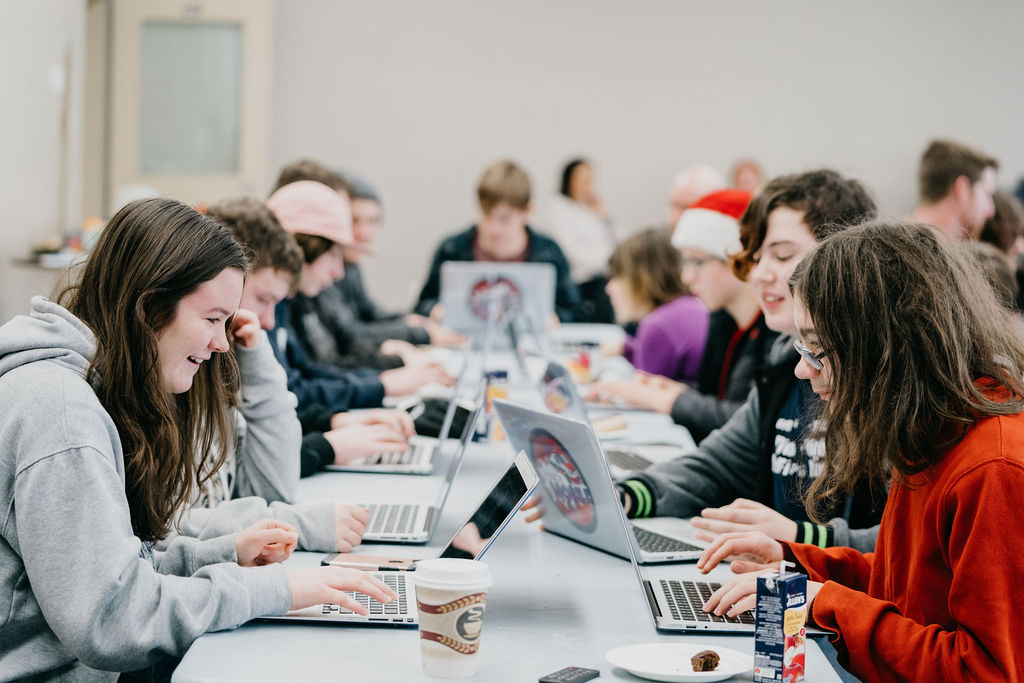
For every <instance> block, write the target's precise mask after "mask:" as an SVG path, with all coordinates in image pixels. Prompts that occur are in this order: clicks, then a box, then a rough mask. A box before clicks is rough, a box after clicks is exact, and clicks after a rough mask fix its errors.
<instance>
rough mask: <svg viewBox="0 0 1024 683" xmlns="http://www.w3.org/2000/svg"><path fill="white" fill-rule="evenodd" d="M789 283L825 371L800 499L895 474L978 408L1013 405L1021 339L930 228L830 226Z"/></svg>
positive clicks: (919, 460)
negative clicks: (825, 387)
mask: <svg viewBox="0 0 1024 683" xmlns="http://www.w3.org/2000/svg"><path fill="white" fill-rule="evenodd" d="M790 286H791V289H792V291H793V294H794V296H795V297H796V298H797V299H798V300H799V302H800V303H801V304H802V305H803V306H804V307H806V309H807V312H808V314H809V316H810V319H811V321H813V325H814V332H815V333H816V334H817V336H818V339H819V342H820V345H821V348H822V349H823V350H825V351H828V352H829V356H828V361H827V362H829V363H830V365H831V369H832V373H833V382H832V387H831V391H832V393H831V398H830V400H829V401H827V402H825V405H824V407H823V411H824V412H823V417H824V419H825V422H826V424H827V427H826V428H825V444H826V448H825V453H826V455H825V471H824V473H823V474H822V476H820V477H818V479H817V480H815V482H814V483H813V484H812V485H811V487H810V488H809V490H808V492H807V503H808V505H807V509H808V510H816V509H818V504H819V503H820V502H821V501H823V500H825V499H829V498H831V497H833V496H835V495H837V494H839V493H843V492H846V491H850V490H852V488H853V486H854V485H855V483H856V482H857V481H858V480H861V479H867V480H868V481H880V480H883V479H884V478H885V476H886V475H888V474H889V473H890V472H894V473H895V479H894V483H895V482H899V481H906V480H907V478H909V477H911V476H913V475H915V474H919V473H922V472H925V471H926V470H927V469H928V468H930V467H931V466H932V465H934V464H935V463H937V462H938V461H940V460H941V459H942V457H943V456H944V454H945V452H946V451H947V449H949V448H950V447H952V446H954V445H955V444H956V443H958V442H959V441H960V440H961V439H963V437H964V436H965V435H966V434H967V431H968V430H969V429H970V428H971V426H972V425H973V424H975V423H976V422H978V421H979V420H981V419H982V418H984V417H987V416H993V415H1012V414H1015V413H1019V412H1021V411H1022V410H1024V385H1022V379H1021V378H1022V375H1024V344H1022V342H1021V340H1020V338H1019V336H1018V333H1017V332H1016V331H1015V330H1012V329H1010V328H1009V327H1008V326H1007V325H1006V322H1005V313H1004V312H1003V310H1002V309H1001V308H1000V305H999V303H998V302H997V301H996V298H995V295H994V293H993V291H992V288H991V287H990V286H989V284H988V282H987V281H986V280H985V277H984V275H982V273H981V271H980V269H979V268H978V266H977V264H976V263H975V261H974V260H973V259H972V258H971V257H970V255H969V254H968V253H967V252H966V251H965V250H963V249H960V248H958V247H957V245H955V244H953V243H951V242H949V241H948V240H945V239H943V238H942V237H941V236H938V235H937V234H936V232H935V230H934V229H933V228H931V227H929V226H926V225H923V224H917V223H901V222H890V221H872V222H870V223H866V224H864V225H862V226H857V227H854V228H851V229H848V230H845V231H843V232H840V233H837V234H835V235H834V236H832V237H829V238H827V239H826V240H824V241H822V242H821V244H819V245H818V246H817V247H815V248H814V249H813V250H812V251H810V252H809V253H808V254H807V255H806V256H805V257H804V258H803V260H802V261H801V262H800V265H799V266H797V269H796V271H795V272H794V274H793V278H792V280H791V284H790ZM979 380H982V381H981V382H979ZM989 382H991V383H994V385H992V384H988V383H989Z"/></svg>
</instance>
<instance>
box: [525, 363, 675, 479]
mask: <svg viewBox="0 0 1024 683" xmlns="http://www.w3.org/2000/svg"><path fill="white" fill-rule="evenodd" d="M540 394H541V398H542V399H543V400H544V405H545V406H547V408H548V410H550V411H551V412H553V413H556V414H558V415H564V416H566V417H570V418H572V419H574V420H580V421H582V422H590V423H591V424H592V425H593V427H594V429H595V430H596V431H597V433H598V435H599V436H600V437H601V438H603V439H605V438H608V437H609V436H611V434H612V433H613V432H614V431H615V430H614V429H613V428H614V427H617V426H619V424H621V423H618V424H617V423H616V422H615V421H613V419H612V418H614V417H616V416H614V415H612V416H606V417H598V418H596V419H594V420H591V418H590V414H589V413H588V411H587V408H586V405H585V404H584V402H583V399H582V398H581V397H580V395H579V392H578V391H577V390H576V383H575V382H574V381H573V379H572V375H570V374H569V370H568V369H567V368H566V367H565V366H564V365H562V364H561V363H559V362H557V361H551V362H550V363H548V366H547V369H545V370H544V374H543V376H542V377H541V380H540ZM605 407H606V408H611V407H612V406H605ZM618 417H619V418H621V416H618ZM620 429H624V427H620ZM686 452H687V449H685V448H683V447H681V446H676V445H672V444H617V445H614V446H608V447H607V448H605V449H604V454H605V456H606V457H607V458H608V464H609V466H611V468H612V470H613V472H614V473H615V474H616V476H620V475H622V474H625V473H626V472H629V471H633V470H644V469H647V468H648V467H650V466H651V465H654V464H655V463H659V462H666V461H668V460H672V459H673V458H677V457H679V456H680V455H683V454H684V453H686Z"/></svg>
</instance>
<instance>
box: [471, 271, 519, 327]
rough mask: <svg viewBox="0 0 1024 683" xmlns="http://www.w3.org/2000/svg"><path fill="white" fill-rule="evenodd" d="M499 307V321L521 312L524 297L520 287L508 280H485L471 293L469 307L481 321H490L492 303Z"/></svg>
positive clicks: (503, 278) (502, 278) (475, 286)
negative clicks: (489, 313)
mask: <svg viewBox="0 0 1024 683" xmlns="http://www.w3.org/2000/svg"><path fill="white" fill-rule="evenodd" d="M492 301H493V302H495V305H496V306H497V313H498V318H497V319H498V321H501V320H503V319H504V318H505V316H510V315H512V314H514V313H516V312H518V311H519V306H520V303H521V301H522V296H521V295H520V293H519V287H517V286H516V283H514V282H512V281H511V280H509V279H508V278H505V277H498V278H483V279H481V280H479V281H478V282H477V283H476V284H475V285H473V288H472V289H470V291H469V306H470V308H471V309H472V311H473V314H474V315H475V316H476V317H478V318H480V319H481V320H487V319H488V312H489V311H490V307H491V302H492Z"/></svg>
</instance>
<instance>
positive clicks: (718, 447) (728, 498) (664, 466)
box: [627, 387, 761, 517]
mask: <svg viewBox="0 0 1024 683" xmlns="http://www.w3.org/2000/svg"><path fill="white" fill-rule="evenodd" d="M756 392H757V389H756V387H755V388H754V389H751V391H750V394H749V395H748V397H747V401H746V403H744V404H743V406H742V407H741V408H740V409H739V410H737V411H736V412H735V413H734V414H733V416H732V417H731V418H729V421H728V422H726V423H725V424H724V425H723V426H722V428H721V429H718V430H716V431H714V432H712V433H711V434H710V435H709V436H708V437H707V438H706V439H704V441H702V442H701V444H700V446H699V447H698V448H697V450H695V451H693V452H691V453H687V454H686V455H681V456H679V457H678V458H675V459H673V460H670V461H668V462H664V463H659V464H657V465H654V466H652V467H650V468H648V469H646V470H644V471H642V472H637V473H633V474H632V475H631V476H629V477H627V479H632V480H637V481H639V482H641V483H642V484H644V485H645V486H646V487H647V488H648V489H649V490H650V492H651V494H652V495H653V497H654V506H653V514H656V515H658V516H662V517H665V516H672V517H692V516H694V515H697V514H700V511H701V510H703V509H704V508H706V507H719V506H721V505H727V504H729V503H731V502H732V501H733V500H735V499H736V498H738V497H740V496H744V497H752V496H754V495H755V493H756V491H757V487H758V484H757V479H758V474H759V471H760V470H759V462H758V423H759V421H760V412H761V411H760V408H759V406H758V402H757V393H756Z"/></svg>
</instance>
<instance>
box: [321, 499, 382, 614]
mask: <svg viewBox="0 0 1024 683" xmlns="http://www.w3.org/2000/svg"><path fill="white" fill-rule="evenodd" d="M369 522H370V511H369V510H367V509H366V508H361V507H356V506H355V505H349V504H347V503H335V504H334V543H335V547H336V549H337V551H338V552H339V553H347V552H348V551H350V550H352V548H354V547H356V546H357V545H359V542H360V541H362V540H363V534H364V533H366V525H367V524H369ZM321 602H323V601H321Z"/></svg>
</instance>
